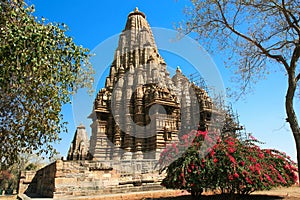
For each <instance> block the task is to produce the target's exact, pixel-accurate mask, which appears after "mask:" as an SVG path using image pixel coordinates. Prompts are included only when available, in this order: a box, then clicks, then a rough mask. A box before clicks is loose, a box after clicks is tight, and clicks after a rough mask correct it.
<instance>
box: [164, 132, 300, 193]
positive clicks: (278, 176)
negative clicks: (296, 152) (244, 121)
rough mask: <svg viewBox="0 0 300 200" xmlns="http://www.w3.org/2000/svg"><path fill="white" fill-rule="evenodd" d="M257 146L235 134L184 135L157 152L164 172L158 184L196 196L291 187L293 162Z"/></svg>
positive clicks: (293, 176) (282, 154) (251, 138)
mask: <svg viewBox="0 0 300 200" xmlns="http://www.w3.org/2000/svg"><path fill="white" fill-rule="evenodd" d="M195 134H196V137H194V136H195ZM191 138H192V141H190V140H191ZM204 139H205V140H204ZM207 141H209V142H207ZM213 141H214V142H213ZM210 142H213V145H210V144H209V143H210ZM258 143H260V142H259V141H258V140H256V139H255V138H253V137H244V138H242V137H238V136H237V135H236V134H235V135H229V134H227V135H226V134H225V135H222V136H218V135H216V134H213V133H207V132H201V131H197V132H196V133H195V132H193V133H190V134H187V135H184V136H182V138H181V140H180V142H179V143H177V144H172V145H170V146H168V147H167V148H166V149H165V150H164V151H163V152H162V153H161V159H160V160H159V162H160V165H161V167H162V169H166V172H167V175H166V177H165V178H164V180H163V182H162V185H163V186H165V187H167V188H174V189H186V190H189V191H191V192H192V194H195V195H199V194H200V193H201V192H202V190H203V189H204V188H207V189H212V190H220V191H221V192H222V193H231V194H233V193H237V194H249V193H251V192H253V191H256V190H268V189H271V188H273V187H277V186H291V185H292V184H295V182H296V181H297V175H296V171H297V169H296V167H295V163H294V162H293V161H292V160H291V159H290V158H289V157H288V156H286V155H285V154H284V153H281V152H279V151H277V150H271V149H261V148H260V147H259V146H258ZM186 145H190V146H189V148H187V150H186V151H185V153H183V154H182V155H181V156H180V157H178V158H177V159H176V160H175V161H173V160H174V157H175V156H176V152H178V151H179V150H180V149H181V148H183V146H186ZM171 161H173V162H171Z"/></svg>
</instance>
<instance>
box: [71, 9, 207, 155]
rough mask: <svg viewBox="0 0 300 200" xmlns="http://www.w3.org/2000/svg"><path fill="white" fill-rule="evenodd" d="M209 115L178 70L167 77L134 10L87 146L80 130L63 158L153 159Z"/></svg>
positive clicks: (201, 94)
mask: <svg viewBox="0 0 300 200" xmlns="http://www.w3.org/2000/svg"><path fill="white" fill-rule="evenodd" d="M94 67H103V66H94ZM211 114H212V101H211V99H210V98H209V97H208V94H207V92H206V91H205V90H204V89H202V88H200V87H198V86H196V85H195V84H193V83H191V82H190V81H189V80H188V79H187V77H186V76H184V75H183V74H182V72H181V70H180V69H179V67H178V68H177V70H176V74H175V75H174V76H173V77H171V76H170V73H169V72H168V70H167V64H166V62H165V60H164V59H163V58H162V56H161V55H160V54H159V51H158V49H157V46H156V44H155V40H154V37H153V34H152V31H151V28H150V26H149V24H148V22H147V20H146V16H145V14H144V13H142V12H140V11H139V10H138V9H137V8H136V9H135V10H134V11H133V12H131V13H130V14H129V15H128V18H127V22H126V25H125V28H124V30H123V31H122V33H121V34H120V36H119V43H118V47H117V48H116V50H115V54H114V59H113V61H112V64H111V66H110V70H109V75H108V76H107V77H106V82H105V86H104V88H102V89H101V90H100V91H99V92H98V94H97V97H96V99H95V101H94V107H93V111H92V113H91V115H90V116H89V117H90V118H91V119H92V120H93V123H92V125H91V128H92V134H91V137H90V140H89V148H87V145H86V144H87V136H86V133H79V132H82V131H83V130H82V128H83V127H82V126H79V127H78V129H77V132H76V134H75V137H74V140H73V143H72V145H71V147H70V150H69V154H68V159H70V160H82V159H90V158H91V157H92V158H93V159H94V160H120V159H121V160H128V159H158V158H159V155H160V152H161V150H162V149H163V148H165V146H166V144H168V143H169V142H170V141H172V142H174V141H176V140H178V138H179V137H178V136H180V135H182V134H185V133H187V132H188V131H189V130H195V129H202V130H206V129H208V127H209V126H210V121H211V120H210V118H211ZM79 134H80V136H78V135H79ZM80 144H82V145H84V146H82V145H81V146H80ZM90 156H91V157H90Z"/></svg>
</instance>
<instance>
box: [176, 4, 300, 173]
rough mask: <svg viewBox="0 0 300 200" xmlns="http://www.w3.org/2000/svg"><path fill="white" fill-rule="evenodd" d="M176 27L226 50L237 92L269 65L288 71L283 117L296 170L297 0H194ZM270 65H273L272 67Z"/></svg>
mask: <svg viewBox="0 0 300 200" xmlns="http://www.w3.org/2000/svg"><path fill="white" fill-rule="evenodd" d="M192 3H193V5H194V6H193V8H191V9H190V10H187V11H186V14H187V17H188V19H187V21H186V23H185V25H183V26H181V27H180V29H181V30H184V31H185V33H190V32H193V31H194V32H196V33H197V35H198V40H199V41H201V44H203V45H204V46H205V47H206V48H207V49H209V50H210V51H211V52H213V51H214V50H216V48H214V47H215V45H218V47H219V48H218V49H220V50H223V51H224V52H225V53H228V59H227V60H228V65H229V66H230V67H233V66H234V67H236V74H237V75H238V77H239V83H241V84H240V85H241V88H240V89H241V93H240V94H244V93H246V92H247V91H248V89H249V88H250V85H251V83H255V82H256V81H257V80H259V79H261V78H262V77H264V76H265V75H266V74H267V73H269V72H270V71H271V70H272V65H274V64H276V65H278V66H280V68H281V69H282V70H281V71H282V72H283V75H286V76H287V85H288V88H287V91H286V96H285V110H286V115H287V118H286V121H287V122H288V123H289V125H290V128H291V130H292V133H293V136H294V139H295V143H296V148H297V160H298V170H299V171H300V127H299V122H298V119H297V115H296V113H295V109H294V100H295V98H296V97H297V93H296V92H297V90H298V91H299V79H300V69H299V56H300V12H299V9H300V2H299V1H294V0H269V1H259V0H247V1H245V0H207V1H201V0H193V1H192ZM273 69H274V68H273Z"/></svg>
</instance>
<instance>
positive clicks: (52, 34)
mask: <svg viewBox="0 0 300 200" xmlns="http://www.w3.org/2000/svg"><path fill="white" fill-rule="evenodd" d="M33 12H34V7H33V6H27V5H26V4H25V3H24V2H23V1H22V0H1V1H0V99H1V103H0V113H1V114H0V162H1V166H0V169H4V168H6V167H7V166H9V165H10V164H12V163H14V162H16V161H17V159H18V154H20V153H33V152H34V153H39V154H41V153H46V154H47V155H50V156H51V155H53V153H55V150H54V148H53V146H52V144H53V142H56V141H59V133H62V132H66V131H67V130H66V122H63V116H62V115H61V113H60V111H61V108H62V105H63V104H66V103H69V102H70V96H71V94H73V93H74V92H76V90H77V89H78V88H82V87H90V88H91V84H92V81H93V80H92V76H91V73H92V70H91V65H90V63H89V57H90V54H89V50H88V49H86V48H83V47H82V46H78V45H76V44H75V43H74V41H73V39H72V38H71V37H69V36H67V34H66V31H67V30H68V28H67V26H66V25H64V24H53V23H49V22H46V20H45V19H43V18H42V19H40V20H39V19H37V18H36V17H34V16H33Z"/></svg>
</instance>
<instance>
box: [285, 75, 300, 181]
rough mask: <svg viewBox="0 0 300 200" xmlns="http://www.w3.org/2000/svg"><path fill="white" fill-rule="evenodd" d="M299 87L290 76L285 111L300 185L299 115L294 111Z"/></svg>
mask: <svg viewBox="0 0 300 200" xmlns="http://www.w3.org/2000/svg"><path fill="white" fill-rule="evenodd" d="M296 87H297V82H296V80H295V78H294V76H293V74H289V75H288V89H287V93H286V97H285V109H286V114H287V122H288V123H289V124H290V127H291V130H292V132H293V135H294V139H295V143H296V152H297V163H298V181H299V183H300V173H299V172H300V127H299V123H298V120H297V115H296V113H295V110H294V103H293V100H294V95H295V91H296Z"/></svg>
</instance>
